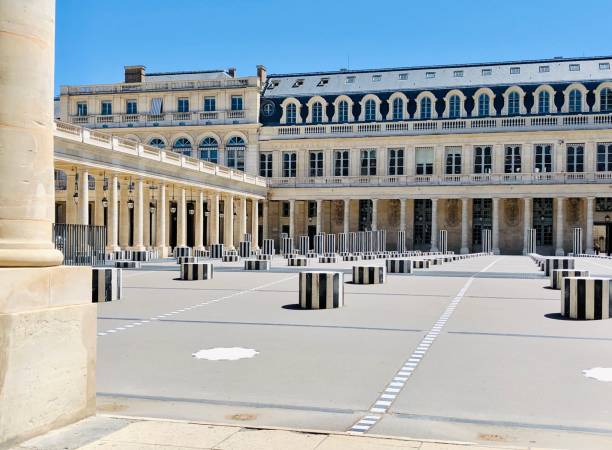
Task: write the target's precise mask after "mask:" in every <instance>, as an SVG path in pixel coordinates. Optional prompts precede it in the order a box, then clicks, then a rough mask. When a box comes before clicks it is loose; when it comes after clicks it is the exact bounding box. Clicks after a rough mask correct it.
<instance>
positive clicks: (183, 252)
mask: <svg viewBox="0 0 612 450" xmlns="http://www.w3.org/2000/svg"><path fill="white" fill-rule="evenodd" d="M191 255H192V252H191V247H175V248H174V257H175V258H178V257H179V256H191Z"/></svg>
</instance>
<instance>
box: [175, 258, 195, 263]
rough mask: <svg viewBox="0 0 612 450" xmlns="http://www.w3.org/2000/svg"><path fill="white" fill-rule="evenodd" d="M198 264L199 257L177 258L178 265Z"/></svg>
mask: <svg viewBox="0 0 612 450" xmlns="http://www.w3.org/2000/svg"><path fill="white" fill-rule="evenodd" d="M196 262H198V257H197V256H179V257H177V258H176V263H177V264H187V263H196Z"/></svg>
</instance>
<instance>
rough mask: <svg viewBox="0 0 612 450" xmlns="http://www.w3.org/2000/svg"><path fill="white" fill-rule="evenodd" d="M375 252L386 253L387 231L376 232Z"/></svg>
mask: <svg viewBox="0 0 612 450" xmlns="http://www.w3.org/2000/svg"><path fill="white" fill-rule="evenodd" d="M374 239H375V242H376V249H375V250H374V251H376V252H386V251H387V230H376V232H375V237H374Z"/></svg>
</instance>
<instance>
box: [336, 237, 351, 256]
mask: <svg viewBox="0 0 612 450" xmlns="http://www.w3.org/2000/svg"><path fill="white" fill-rule="evenodd" d="M348 251H349V249H348V233H339V234H338V253H340V254H343V253H348Z"/></svg>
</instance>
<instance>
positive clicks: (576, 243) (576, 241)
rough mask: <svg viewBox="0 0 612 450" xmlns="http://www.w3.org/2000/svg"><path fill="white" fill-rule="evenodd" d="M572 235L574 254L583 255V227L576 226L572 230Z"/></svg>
mask: <svg viewBox="0 0 612 450" xmlns="http://www.w3.org/2000/svg"><path fill="white" fill-rule="evenodd" d="M572 235H573V245H572V252H573V253H574V255H582V253H583V252H582V228H574V229H573V231H572Z"/></svg>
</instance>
